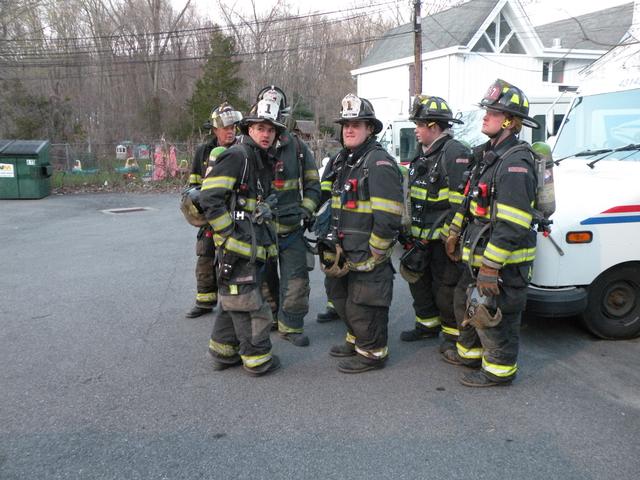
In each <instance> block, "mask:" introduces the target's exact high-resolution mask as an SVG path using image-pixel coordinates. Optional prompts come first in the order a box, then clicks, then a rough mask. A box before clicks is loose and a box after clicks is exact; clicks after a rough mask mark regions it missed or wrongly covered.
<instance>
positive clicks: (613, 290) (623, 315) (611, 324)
mask: <svg viewBox="0 0 640 480" xmlns="http://www.w3.org/2000/svg"><path fill="white" fill-rule="evenodd" d="M582 320H583V323H584V324H585V326H586V327H587V329H589V331H590V332H591V333H593V334H594V335H596V336H598V337H600V338H607V339H614V340H617V339H625V338H633V337H636V336H638V335H640V266H639V265H637V264H625V265H620V266H617V267H614V268H612V269H610V270H607V271H606V272H604V273H602V274H600V276H599V277H598V278H596V279H595V280H594V282H593V283H592V284H591V286H590V287H589V295H588V303H587V309H586V311H585V312H584V314H583V315H582Z"/></svg>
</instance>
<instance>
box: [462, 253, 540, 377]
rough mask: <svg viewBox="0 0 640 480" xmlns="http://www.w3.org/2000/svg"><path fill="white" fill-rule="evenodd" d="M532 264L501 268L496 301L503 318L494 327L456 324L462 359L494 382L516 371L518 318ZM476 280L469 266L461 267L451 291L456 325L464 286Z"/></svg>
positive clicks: (465, 296) (465, 287)
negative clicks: (479, 365) (475, 365)
mask: <svg viewBox="0 0 640 480" xmlns="http://www.w3.org/2000/svg"><path fill="white" fill-rule="evenodd" d="M530 268H531V266H530V265H525V266H514V265H508V266H506V267H504V268H503V269H502V270H501V271H500V277H501V278H502V284H501V285H500V295H498V297H497V299H496V301H497V305H498V308H500V310H501V311H502V321H501V322H500V323H499V324H498V325H496V326H495V327H490V328H477V329H476V328H474V327H472V326H471V325H467V326H466V327H459V330H460V336H459V337H458V342H457V344H456V347H457V350H458V354H459V355H460V357H461V359H462V362H463V363H465V364H467V365H469V364H474V363H475V364H477V362H478V361H481V365H482V371H483V372H484V373H485V374H486V375H487V377H489V378H490V379H492V380H494V381H497V382H501V381H502V382H505V381H509V380H512V379H513V378H514V377H515V375H516V372H517V371H518V363H517V361H518V349H519V345H520V321H521V318H522V311H523V310H524V308H525V306H526V303H527V284H528V277H529V271H530ZM474 283H475V281H474V279H473V277H472V276H471V273H470V272H469V269H468V268H466V266H465V268H464V270H463V272H462V275H461V277H460V280H459V282H458V284H457V286H456V290H455V294H454V311H455V314H456V319H457V321H458V325H460V324H461V322H462V320H463V318H464V312H465V309H466V301H467V288H468V287H469V285H473V284H474Z"/></svg>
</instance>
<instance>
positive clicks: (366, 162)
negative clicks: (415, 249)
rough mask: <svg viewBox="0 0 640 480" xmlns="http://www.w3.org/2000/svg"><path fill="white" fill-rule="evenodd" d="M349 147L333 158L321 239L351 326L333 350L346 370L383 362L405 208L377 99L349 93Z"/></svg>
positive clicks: (325, 265)
mask: <svg viewBox="0 0 640 480" xmlns="http://www.w3.org/2000/svg"><path fill="white" fill-rule="evenodd" d="M336 123H339V124H340V125H341V129H342V130H341V139H342V145H343V147H344V148H343V149H342V150H341V151H340V152H339V153H338V154H337V155H336V156H335V157H333V158H332V159H331V160H330V161H329V163H328V164H327V166H326V168H325V171H324V174H323V177H322V184H323V185H328V184H330V185H331V223H330V226H329V232H328V234H327V235H326V236H325V237H324V238H321V239H320V240H319V242H318V251H319V255H320V263H321V268H322V270H323V271H324V272H325V274H326V275H327V277H326V283H325V285H326V288H327V292H328V297H329V301H331V302H332V303H333V305H334V307H335V309H336V311H337V312H338V314H339V315H340V318H342V319H343V320H344V321H345V323H346V326H347V335H346V341H345V343H343V344H341V345H336V346H334V347H332V348H331V351H330V352H329V353H330V355H332V356H334V357H349V358H346V359H344V360H343V361H341V362H340V363H339V364H338V370H339V371H341V372H344V373H360V372H365V371H367V370H372V369H377V368H382V367H383V366H384V364H385V361H386V360H387V358H388V348H387V325H388V321H389V305H390V304H391V297H392V291H393V275H394V270H393V267H392V265H391V262H390V260H389V258H390V255H391V250H392V247H393V245H394V242H395V240H396V238H397V235H398V232H399V229H400V224H401V219H402V209H403V199H402V175H401V173H400V170H399V168H398V166H397V164H396V162H395V160H393V158H391V157H390V156H389V155H388V154H387V152H386V151H385V150H384V149H383V148H382V146H380V144H379V143H378V142H377V141H376V137H375V135H376V134H377V133H379V132H380V131H381V130H382V122H380V120H378V119H377V118H376V117H375V112H374V110H373V107H372V106H371V103H370V102H369V101H368V100H366V99H364V98H359V97H357V96H355V95H352V94H349V95H347V96H346V97H344V98H343V100H342V108H341V111H340V118H339V119H338V120H336Z"/></svg>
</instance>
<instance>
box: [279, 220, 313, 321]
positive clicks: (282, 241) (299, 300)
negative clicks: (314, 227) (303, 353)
mask: <svg viewBox="0 0 640 480" xmlns="http://www.w3.org/2000/svg"><path fill="white" fill-rule="evenodd" d="M278 247H279V252H278V261H279V262H280V293H279V300H278V308H279V310H278V331H280V332H282V333H302V331H303V328H304V317H305V315H306V314H307V313H309V293H310V292H311V289H310V287H309V271H308V270H307V247H306V245H305V243H304V239H303V237H302V230H297V231H295V232H292V233H290V234H289V235H287V236H283V237H280V238H279V241H278Z"/></svg>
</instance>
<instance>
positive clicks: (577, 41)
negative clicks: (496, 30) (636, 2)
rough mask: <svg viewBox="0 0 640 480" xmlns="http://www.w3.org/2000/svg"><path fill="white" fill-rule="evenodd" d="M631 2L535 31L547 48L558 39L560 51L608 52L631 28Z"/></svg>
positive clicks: (538, 28)
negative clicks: (570, 49) (564, 49)
mask: <svg viewBox="0 0 640 480" xmlns="http://www.w3.org/2000/svg"><path fill="white" fill-rule="evenodd" d="M632 18H633V2H631V3H626V4H624V5H617V6H615V7H611V8H607V9H606V10H600V11H597V12H592V13H589V14H586V15H581V16H579V17H573V18H569V19H566V20H560V21H559V22H553V23H548V24H546V25H540V26H538V27H536V31H537V32H538V36H539V37H540V40H541V41H542V44H543V45H544V46H545V47H546V48H550V47H551V46H552V45H553V39H554V38H559V39H560V43H561V48H572V49H581V50H609V49H610V48H612V47H614V46H615V45H617V44H618V43H619V42H620V40H621V39H622V37H623V36H624V34H625V33H626V32H627V30H628V29H629V27H630V26H631V20H632Z"/></svg>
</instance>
